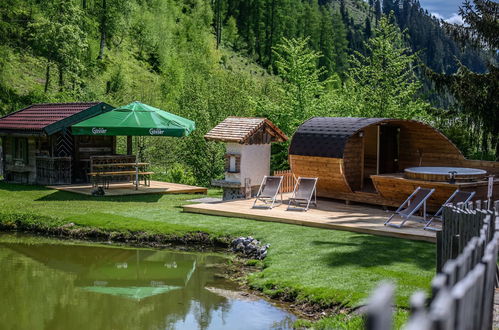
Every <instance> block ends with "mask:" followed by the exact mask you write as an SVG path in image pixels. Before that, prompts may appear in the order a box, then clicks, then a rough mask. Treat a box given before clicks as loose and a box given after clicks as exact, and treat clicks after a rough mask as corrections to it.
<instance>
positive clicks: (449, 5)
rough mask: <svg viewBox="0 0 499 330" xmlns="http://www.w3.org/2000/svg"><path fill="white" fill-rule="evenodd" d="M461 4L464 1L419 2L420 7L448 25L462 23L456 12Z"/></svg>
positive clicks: (436, 0)
mask: <svg viewBox="0 0 499 330" xmlns="http://www.w3.org/2000/svg"><path fill="white" fill-rule="evenodd" d="M463 2H464V0H419V3H420V4H421V7H423V8H424V9H426V10H428V12H430V13H431V14H433V16H435V17H437V18H441V19H443V20H445V21H447V22H449V23H462V19H461V17H460V16H459V15H458V14H457V11H458V9H459V6H461V5H462V3H463Z"/></svg>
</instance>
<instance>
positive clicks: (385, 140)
mask: <svg viewBox="0 0 499 330" xmlns="http://www.w3.org/2000/svg"><path fill="white" fill-rule="evenodd" d="M379 134H380V136H379V173H380V174H383V173H397V172H398V171H399V128H398V127H395V126H388V125H383V126H381V127H380V132H379Z"/></svg>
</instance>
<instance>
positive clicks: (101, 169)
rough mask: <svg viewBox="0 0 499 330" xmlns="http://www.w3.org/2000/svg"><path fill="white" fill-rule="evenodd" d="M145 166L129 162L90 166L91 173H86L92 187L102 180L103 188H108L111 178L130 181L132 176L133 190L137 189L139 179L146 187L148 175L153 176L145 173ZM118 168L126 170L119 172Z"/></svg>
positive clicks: (148, 180) (146, 164)
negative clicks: (125, 178) (123, 178)
mask: <svg viewBox="0 0 499 330" xmlns="http://www.w3.org/2000/svg"><path fill="white" fill-rule="evenodd" d="M147 166H149V163H144V162H130V161H129V162H123V163H122V162H107V163H101V164H92V166H91V168H92V171H91V172H90V173H88V176H90V177H91V178H92V183H93V184H92V185H94V186H95V185H98V184H99V179H102V181H103V184H104V188H106V187H109V180H111V177H120V176H130V179H131V178H132V177H133V176H134V177H135V180H132V181H135V189H138V188H139V179H140V177H142V178H143V179H144V185H146V186H148V185H150V183H151V180H150V175H152V174H154V172H150V171H146V170H145V168H146V167H147ZM120 168H127V169H121V170H120ZM141 169H142V170H141Z"/></svg>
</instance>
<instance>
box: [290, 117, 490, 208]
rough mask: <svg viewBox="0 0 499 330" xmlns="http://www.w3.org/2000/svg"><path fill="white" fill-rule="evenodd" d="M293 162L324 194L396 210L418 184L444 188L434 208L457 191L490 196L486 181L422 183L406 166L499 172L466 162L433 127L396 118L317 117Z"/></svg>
mask: <svg viewBox="0 0 499 330" xmlns="http://www.w3.org/2000/svg"><path fill="white" fill-rule="evenodd" d="M289 162H290V166H291V170H292V172H293V174H294V175H295V176H306V177H318V178H319V180H318V185H317V194H318V196H322V197H329V198H337V199H344V200H348V201H360V202H366V203H374V204H381V205H391V206H395V205H399V204H400V203H401V202H402V201H403V200H404V199H405V198H406V197H407V196H408V195H409V194H410V193H411V192H412V191H413V190H414V189H415V188H416V187H417V186H423V187H433V188H434V187H436V186H438V189H437V190H436V192H435V194H434V196H432V201H431V202H432V203H433V205H434V206H436V205H438V204H439V203H441V202H442V203H443V202H444V201H445V200H446V199H447V198H448V197H449V196H450V194H452V192H453V191H454V190H455V189H457V188H460V189H462V190H473V191H476V192H477V198H486V196H485V195H486V188H487V182H486V181H485V180H483V179H482V180H477V181H475V182H466V183H459V182H458V183H454V184H450V183H448V182H438V183H437V182H426V181H418V180H411V179H408V178H406V177H405V176H404V173H403V172H404V169H406V168H410V167H420V166H447V167H448V166H454V167H473V168H479V169H483V170H486V171H487V172H488V174H496V175H497V174H499V163H498V162H486V161H474V160H468V159H466V158H465V157H464V156H463V154H462V153H461V151H460V150H459V149H458V148H457V147H456V146H455V145H454V144H453V143H452V142H451V141H450V140H449V139H448V138H447V137H445V136H444V135H443V134H442V133H441V132H439V131H438V130H437V129H435V128H433V127H431V126H430V125H428V124H425V123H422V122H419V121H414V120H401V119H390V118H350V117H316V118H311V119H309V120H307V121H306V122H304V123H303V124H302V125H301V126H300V127H299V128H298V130H297V131H296V133H295V134H294V135H293V137H292V139H291V144H290V148H289ZM496 190H497V189H496ZM498 197H499V196H498Z"/></svg>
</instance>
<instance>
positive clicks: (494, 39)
mask: <svg viewBox="0 0 499 330" xmlns="http://www.w3.org/2000/svg"><path fill="white" fill-rule="evenodd" d="M498 13H499V4H498V3H497V2H494V1H490V0H474V1H473V4H471V3H470V2H469V1H466V2H465V3H464V5H463V6H462V7H461V8H460V9H459V14H460V15H461V16H462V17H463V20H464V22H465V24H464V25H450V24H447V25H446V26H447V29H448V30H449V32H450V33H451V34H452V35H453V36H454V38H456V40H458V41H459V42H461V43H462V44H467V45H472V46H474V47H477V48H480V49H488V50H489V51H490V52H491V53H492V54H497V53H498V51H499V24H498ZM458 65H459V70H458V72H457V73H456V74H454V75H441V74H436V73H430V74H431V76H432V77H433V79H434V81H436V82H437V86H438V87H440V89H442V90H448V91H450V92H451V93H452V94H453V95H454V97H455V98H456V100H457V102H458V104H459V106H460V107H461V109H462V111H463V112H464V114H465V115H466V116H469V117H470V118H471V119H472V120H473V121H474V122H475V123H476V124H478V126H479V127H480V128H481V129H482V130H483V132H482V140H483V143H482V151H483V152H487V151H488V150H487V149H488V148H487V145H488V142H487V141H488V136H489V135H490V140H491V141H492V146H493V149H494V153H495V157H496V159H497V160H498V161H499V98H498V97H497V95H498V94H499V67H498V66H497V64H495V63H494V62H489V63H488V72H487V73H483V74H480V73H475V72H473V71H471V70H470V69H469V68H468V67H466V66H464V65H463V64H462V63H458Z"/></svg>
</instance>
